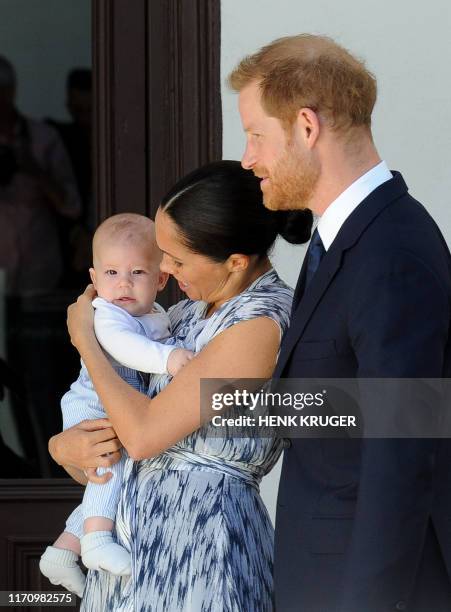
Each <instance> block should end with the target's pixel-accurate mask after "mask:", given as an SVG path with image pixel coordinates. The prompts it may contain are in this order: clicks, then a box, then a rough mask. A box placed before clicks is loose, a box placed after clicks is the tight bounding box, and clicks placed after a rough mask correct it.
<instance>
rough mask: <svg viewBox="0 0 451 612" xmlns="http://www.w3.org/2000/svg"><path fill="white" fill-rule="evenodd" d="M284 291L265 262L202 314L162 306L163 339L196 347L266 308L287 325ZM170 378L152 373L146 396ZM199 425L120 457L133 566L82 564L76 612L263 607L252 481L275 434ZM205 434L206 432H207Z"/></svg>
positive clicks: (122, 506)
mask: <svg viewBox="0 0 451 612" xmlns="http://www.w3.org/2000/svg"><path fill="white" fill-rule="evenodd" d="M292 297H293V291H292V290H291V289H290V288H289V287H288V286H287V285H285V283H283V281H281V280H280V278H279V277H278V275H277V273H276V272H275V270H273V269H271V270H269V271H268V272H266V273H265V274H263V275H262V276H260V277H259V278H258V279H257V280H255V281H254V282H253V283H252V284H251V285H250V286H249V287H248V288H247V289H246V290H245V291H244V292H242V293H241V294H239V295H238V296H236V297H234V298H232V299H231V300H229V301H228V302H226V303H225V304H223V305H222V306H221V308H219V309H218V310H217V311H216V312H215V313H213V314H212V315H211V316H210V317H209V318H207V319H206V318H204V314H205V312H206V310H207V307H208V305H207V304H206V303H205V302H200V301H198V302H194V301H192V300H184V301H182V302H179V303H178V304H176V305H175V306H174V307H172V308H171V309H170V311H169V317H170V319H171V323H172V329H173V338H171V339H169V340H168V342H173V343H174V344H177V345H179V346H180V345H181V346H184V347H186V348H187V349H190V350H193V351H196V352H199V351H200V350H202V347H203V346H205V345H206V344H207V343H208V342H209V341H210V340H211V339H212V338H214V337H215V336H216V335H217V334H219V333H221V332H222V331H224V330H225V329H227V328H228V327H230V326H232V325H234V324H236V323H239V322H240V321H245V320H249V319H253V318H256V317H269V318H271V319H273V320H274V321H276V322H277V323H278V325H279V326H280V330H281V335H282V334H283V333H284V332H285V330H286V329H287V327H288V322H289V316H290V309H291V302H292ZM169 380H170V377H169V376H167V375H154V376H152V377H151V381H150V386H149V395H151V396H152V397H153V396H154V395H155V394H156V393H158V391H160V390H161V389H162V388H163V387H164V386H165V385H166V384H167V383H168V382H169ZM210 427H212V426H211V425H204V426H203V427H201V428H200V429H199V430H197V431H195V432H194V433H192V434H190V435H189V436H187V437H186V438H184V439H183V440H181V441H179V442H178V443H177V444H176V445H175V446H173V447H172V448H170V449H168V450H166V451H165V452H164V453H162V454H161V455H159V456H157V457H152V458H150V459H146V460H143V461H136V462H134V461H132V460H131V459H127V462H126V466H125V473H124V483H123V489H122V494H121V500H120V503H119V508H118V513H117V518H116V537H117V540H118V542H119V543H120V544H122V546H124V547H125V548H127V549H128V550H129V551H131V555H132V575H131V576H130V577H117V576H112V575H111V574H109V573H107V572H103V571H100V572H96V571H89V573H88V577H87V582H86V587H85V591H84V596H83V600H82V605H81V610H82V611H84V612H103V611H111V612H132V611H133V612H270V611H271V610H273V577H272V570H273V536H274V533H273V527H272V524H271V521H270V518H269V516H268V513H267V510H266V508H265V506H264V504H263V502H262V500H261V497H260V495H259V482H260V480H261V478H262V477H263V476H264V475H265V474H266V473H267V472H269V471H270V470H271V468H272V467H273V466H274V464H275V463H276V461H277V459H278V458H279V456H280V453H281V451H282V449H283V441H282V440H280V439H275V438H260V439H256V438H218V437H215V436H212V435H210V436H209V435H208V431H209V428H210ZM210 433H211V432H210Z"/></svg>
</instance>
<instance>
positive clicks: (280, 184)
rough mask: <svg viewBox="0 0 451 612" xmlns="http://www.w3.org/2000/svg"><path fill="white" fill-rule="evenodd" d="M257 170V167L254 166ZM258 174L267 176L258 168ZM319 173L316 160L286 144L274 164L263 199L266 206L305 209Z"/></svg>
mask: <svg viewBox="0 0 451 612" xmlns="http://www.w3.org/2000/svg"><path fill="white" fill-rule="evenodd" d="M256 170H257V169H256ZM256 174H258V175H259V176H268V173H267V172H266V171H264V170H262V169H258V171H257V172H256ZM319 174H320V166H319V162H318V161H317V160H315V159H314V158H313V157H308V156H307V155H305V154H302V153H301V152H299V151H298V150H296V149H295V147H294V146H293V145H288V146H287V148H286V149H285V152H284V154H283V155H282V157H281V158H280V159H279V161H278V162H277V164H276V165H275V166H274V168H273V170H272V172H271V175H270V177H269V183H268V187H267V188H266V189H265V190H264V191H263V190H262V191H263V203H264V205H265V206H266V208H269V209H270V210H305V209H306V208H309V207H310V203H311V199H312V195H313V192H314V190H315V187H316V184H317V182H318V178H319Z"/></svg>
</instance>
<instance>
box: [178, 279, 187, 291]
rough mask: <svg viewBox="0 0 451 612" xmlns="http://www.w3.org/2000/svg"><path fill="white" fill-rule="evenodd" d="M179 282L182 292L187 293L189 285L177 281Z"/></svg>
mask: <svg viewBox="0 0 451 612" xmlns="http://www.w3.org/2000/svg"><path fill="white" fill-rule="evenodd" d="M177 282H178V284H179V287H180V289H181V290H182V291H186V290H187V289H188V285H187V284H186V283H182V281H177Z"/></svg>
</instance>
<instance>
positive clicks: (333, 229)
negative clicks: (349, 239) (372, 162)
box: [317, 161, 393, 251]
mask: <svg viewBox="0 0 451 612" xmlns="http://www.w3.org/2000/svg"><path fill="white" fill-rule="evenodd" d="M391 178H393V175H392V173H391V172H390V170H389V169H388V166H387V164H386V163H385V162H384V161H381V162H379V163H378V164H377V166H374V168H371V170H368V172H366V173H365V174H363V175H362V176H361V177H360V178H358V179H357V180H356V181H354V182H353V183H352V184H351V185H349V187H348V188H347V189H345V190H344V191H343V193H341V194H340V195H339V196H338V198H336V199H335V200H334V201H333V202H332V204H330V205H329V206H328V207H327V208H326V210H325V211H324V213H323V215H322V216H321V217H320V220H319V221H318V226H317V229H318V233H319V235H320V237H321V240H322V242H323V245H324V249H325V250H326V251H327V250H328V249H329V248H330V245H331V244H332V242H333V241H334V240H335V238H336V236H337V234H338V232H339V231H340V228H341V226H342V225H343V223H344V222H345V221H346V219H347V218H348V217H349V215H350V214H351V213H352V212H353V211H354V210H355V209H356V208H357V206H358V205H359V204H360V203H361V202H363V200H364V199H365V198H366V197H367V196H368V195H369V194H370V193H371V192H372V191H374V190H375V189H376V188H377V187H379V185H382V183H385V182H386V181H389V180H390V179H391Z"/></svg>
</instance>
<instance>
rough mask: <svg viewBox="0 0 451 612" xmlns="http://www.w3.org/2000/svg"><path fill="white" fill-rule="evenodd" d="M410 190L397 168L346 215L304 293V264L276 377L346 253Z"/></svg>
mask: <svg viewBox="0 0 451 612" xmlns="http://www.w3.org/2000/svg"><path fill="white" fill-rule="evenodd" d="M406 192H407V185H406V183H405V182H404V179H403V178H402V176H401V175H400V173H399V172H393V178H392V179H391V180H389V181H387V182H385V183H383V184H382V185H380V186H379V187H378V188H377V189H375V190H374V191H373V192H372V193H370V194H369V196H368V197H366V198H365V199H364V200H363V202H361V203H360V204H359V206H358V207H357V208H356V209H355V210H354V211H353V213H352V214H351V215H350V216H349V217H348V219H346V221H345V222H344V224H343V225H342V227H341V228H340V231H339V232H338V234H337V236H336V238H335V240H334V241H333V243H332V245H331V247H330V249H329V250H328V251H327V253H326V254H325V255H324V257H323V259H322V261H321V264H320V266H319V268H318V271H317V272H316V274H315V276H314V277H313V279H312V280H311V282H310V284H309V286H308V289H307V290H306V291H305V293H304V295H302V294H301V293H300V292H301V291H302V290H303V286H304V282H305V268H306V257H305V258H304V263H303V265H302V269H301V273H300V277H299V281H298V284H297V286H296V293H297V294H298V295H299V294H300V295H302V297H301V300H300V302H299V304H297V306H295V307H294V311H293V312H292V315H291V322H290V327H289V329H288V331H287V333H286V335H285V336H284V339H283V341H282V346H281V350H280V355H279V359H278V361H277V366H276V369H275V372H274V378H280V377H281V375H282V373H283V370H284V368H285V366H286V364H287V362H288V360H289V358H290V355H291V353H292V351H293V349H294V347H295V345H296V343H297V342H298V341H299V339H300V338H301V337H302V334H303V333H304V330H305V328H306V326H307V324H308V322H309V320H310V317H311V316H312V314H313V312H314V310H315V308H316V306H317V305H318V303H319V301H320V300H321V298H322V296H323V295H324V293H325V292H326V291H327V288H328V286H329V285H330V283H331V282H332V279H333V278H334V276H335V275H336V274H337V272H338V270H339V269H340V268H341V265H342V261H343V254H344V252H345V251H346V250H348V249H350V248H351V247H352V246H354V245H355V244H356V242H357V241H358V240H359V239H360V237H361V235H362V234H363V232H364V231H365V229H366V228H367V227H368V226H369V225H370V224H371V223H372V222H373V221H374V219H375V218H376V217H377V216H378V215H379V214H380V213H381V212H382V211H383V210H384V208H386V207H387V206H388V205H389V204H390V203H391V202H393V201H394V200H396V199H398V198H399V197H401V196H402V195H404V194H405V193H406Z"/></svg>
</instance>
